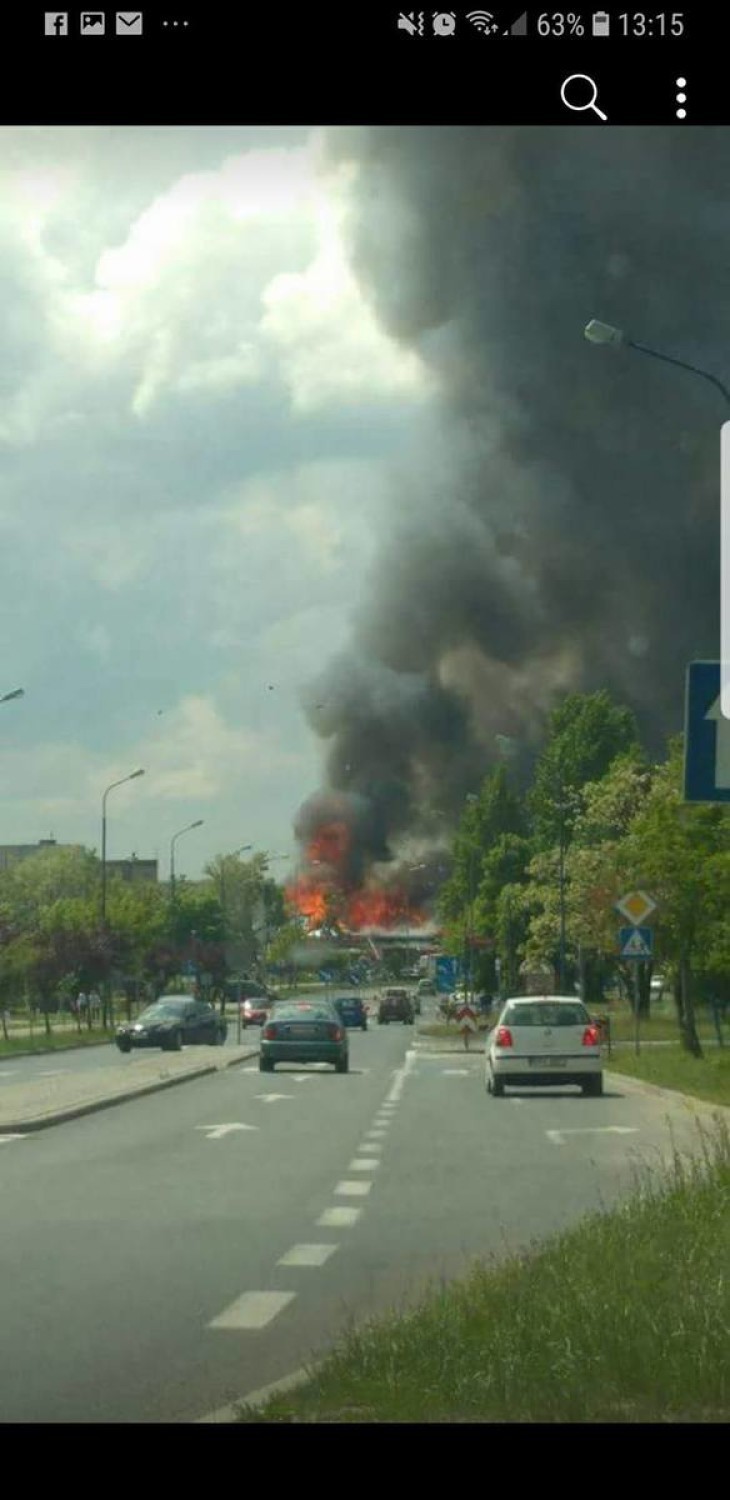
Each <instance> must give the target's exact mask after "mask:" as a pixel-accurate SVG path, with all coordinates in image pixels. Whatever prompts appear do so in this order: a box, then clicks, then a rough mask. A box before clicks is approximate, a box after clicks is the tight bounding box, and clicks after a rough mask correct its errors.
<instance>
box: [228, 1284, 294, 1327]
mask: <svg viewBox="0 0 730 1500" xmlns="http://www.w3.org/2000/svg"><path fill="white" fill-rule="evenodd" d="M295 1297H296V1292H244V1293H243V1296H241V1297H237V1298H236V1300H235V1302H232V1303H231V1305H230V1307H226V1308H225V1310H224V1311H223V1312H222V1313H219V1315H218V1317H217V1318H213V1321H212V1322H211V1323H209V1324H208V1327H209V1328H236V1329H244V1328H265V1327H266V1325H267V1323H271V1322H273V1319H274V1318H276V1317H278V1315H279V1313H280V1312H283V1310H284V1308H285V1307H288V1305H289V1303H290V1302H293V1301H294V1298H295Z"/></svg>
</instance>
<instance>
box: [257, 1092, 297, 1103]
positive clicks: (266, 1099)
mask: <svg viewBox="0 0 730 1500" xmlns="http://www.w3.org/2000/svg"><path fill="white" fill-rule="evenodd" d="M256 1098H257V1099H261V1100H263V1103H264V1104H275V1103H276V1100H277V1099H293V1098H294V1095H293V1094H257V1095H256Z"/></svg>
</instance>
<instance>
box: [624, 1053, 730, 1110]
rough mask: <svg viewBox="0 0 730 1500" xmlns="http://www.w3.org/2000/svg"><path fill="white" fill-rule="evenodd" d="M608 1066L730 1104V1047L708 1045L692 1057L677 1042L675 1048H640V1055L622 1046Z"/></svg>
mask: <svg viewBox="0 0 730 1500" xmlns="http://www.w3.org/2000/svg"><path fill="white" fill-rule="evenodd" d="M606 1067H608V1068H609V1069H610V1070H611V1071H612V1072H615V1073H627V1074H629V1076H630V1077H631V1078H643V1079H644V1081H645V1082H646V1083H655V1084H658V1085H659V1087H660V1088H664V1089H678V1090H679V1092H680V1093H682V1094H691V1095H693V1096H694V1098H695V1099H707V1100H709V1101H710V1103H711V1104H727V1105H730V1046H727V1047H723V1048H720V1047H708V1048H707V1049H706V1051H705V1053H704V1056H703V1057H701V1058H698V1057H692V1056H691V1055H690V1053H689V1052H685V1051H684V1048H683V1047H681V1046H680V1045H679V1043H678V1042H677V1043H676V1044H675V1046H673V1047H660V1048H659V1047H658V1048H657V1049H656V1051H651V1052H650V1051H648V1050H646V1051H641V1052H640V1053H639V1056H638V1057H637V1056H636V1054H635V1053H634V1052H631V1051H628V1050H627V1051H624V1050H623V1049H622V1050H621V1051H620V1052H612V1054H611V1057H610V1059H609V1058H606Z"/></svg>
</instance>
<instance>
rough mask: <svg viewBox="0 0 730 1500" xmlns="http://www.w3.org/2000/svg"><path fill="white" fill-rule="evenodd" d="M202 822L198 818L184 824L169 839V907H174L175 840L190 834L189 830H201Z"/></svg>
mask: <svg viewBox="0 0 730 1500" xmlns="http://www.w3.org/2000/svg"><path fill="white" fill-rule="evenodd" d="M203 822H204V819H203V818H198V819H197V820H196V822H195V823H188V824H186V826H185V828H180V829H179V830H178V832H177V833H173V835H172V838H171V839H170V905H171V906H172V905H174V902H175V845H176V843H177V840H178V839H179V838H182V836H183V834H184V833H190V830H191V828H202V826H203Z"/></svg>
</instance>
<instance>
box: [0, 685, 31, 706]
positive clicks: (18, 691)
mask: <svg viewBox="0 0 730 1500" xmlns="http://www.w3.org/2000/svg"><path fill="white" fill-rule="evenodd" d="M24 697H25V688H13V691H12V693H3V695H2V698H0V703H10V702H11V700H12V699H13V698H24Z"/></svg>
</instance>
